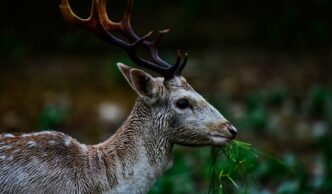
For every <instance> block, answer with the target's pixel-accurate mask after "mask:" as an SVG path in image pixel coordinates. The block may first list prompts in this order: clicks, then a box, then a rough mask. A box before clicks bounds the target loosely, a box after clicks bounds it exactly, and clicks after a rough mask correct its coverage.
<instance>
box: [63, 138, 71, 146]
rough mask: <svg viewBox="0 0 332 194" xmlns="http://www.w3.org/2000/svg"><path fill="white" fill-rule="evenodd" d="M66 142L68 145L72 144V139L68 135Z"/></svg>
mask: <svg viewBox="0 0 332 194" xmlns="http://www.w3.org/2000/svg"><path fill="white" fill-rule="evenodd" d="M64 143H65V145H66V146H69V145H70V144H71V139H70V138H69V137H66V138H65V142H64Z"/></svg>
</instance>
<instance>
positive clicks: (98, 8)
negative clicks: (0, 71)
mask: <svg viewBox="0 0 332 194" xmlns="http://www.w3.org/2000/svg"><path fill="white" fill-rule="evenodd" d="M133 3H134V0H128V5H127V8H126V10H125V12H124V15H123V17H122V20H121V21H120V22H113V21H111V20H110V19H109V18H108V15H107V11H106V0H92V7H91V13H90V16H89V17H88V18H87V19H82V18H80V17H78V16H77V15H76V14H75V13H74V12H73V11H72V9H71V7H70V5H69V2H68V0H62V2H61V5H60V9H61V12H62V15H63V17H64V19H65V20H66V21H67V22H68V23H72V24H75V25H78V26H80V27H83V28H86V29H88V30H89V31H91V32H92V33H94V34H96V35H97V36H98V37H100V38H101V39H103V40H104V41H106V42H108V43H110V44H113V45H115V46H118V47H120V48H122V49H123V50H124V51H125V52H126V53H127V54H128V56H129V58H130V59H131V60H132V61H133V62H135V63H136V64H137V65H139V66H142V67H144V68H147V69H150V70H152V71H155V72H157V73H159V74H160V75H162V76H163V77H164V78H165V79H171V78H173V77H174V76H175V75H180V74H181V71H182V70H183V68H184V67H185V65H186V62H187V53H186V54H185V55H184V58H182V56H181V53H180V51H178V52H177V59H176V62H175V64H174V65H170V64H168V63H167V62H165V61H164V60H162V59H161V58H160V57H159V52H158V49H157V46H158V45H159V43H160V40H161V38H162V37H163V36H164V35H165V34H166V33H167V32H169V29H167V30H162V31H159V34H158V36H157V37H156V39H155V40H154V41H147V38H149V37H150V36H151V35H152V31H150V32H149V33H147V34H146V35H144V36H142V37H140V36H138V35H137V34H136V33H135V32H134V31H133V29H132V27H131V24H130V18H131V12H132V6H133ZM112 32H119V33H121V34H122V35H123V36H124V37H126V38H127V39H128V40H129V41H131V42H127V41H124V40H121V39H119V38H117V37H115V36H114V35H113V34H112ZM139 46H142V47H144V48H145V49H147V50H148V51H149V53H150V55H151V59H152V61H148V60H146V59H143V58H141V57H139V56H137V48H138V47H139Z"/></svg>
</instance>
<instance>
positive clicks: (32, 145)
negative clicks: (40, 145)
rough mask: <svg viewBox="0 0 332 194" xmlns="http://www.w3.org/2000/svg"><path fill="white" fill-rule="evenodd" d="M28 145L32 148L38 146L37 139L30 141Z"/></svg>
mask: <svg viewBox="0 0 332 194" xmlns="http://www.w3.org/2000/svg"><path fill="white" fill-rule="evenodd" d="M27 145H28V146H29V148H31V147H35V146H37V143H36V142H35V141H28V142H27Z"/></svg>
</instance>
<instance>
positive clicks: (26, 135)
mask: <svg viewBox="0 0 332 194" xmlns="http://www.w3.org/2000/svg"><path fill="white" fill-rule="evenodd" d="M30 136H32V134H29V133H25V134H22V135H21V137H30Z"/></svg>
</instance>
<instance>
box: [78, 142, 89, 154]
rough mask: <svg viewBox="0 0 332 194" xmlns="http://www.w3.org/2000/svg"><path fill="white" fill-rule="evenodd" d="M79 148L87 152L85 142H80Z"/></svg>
mask: <svg viewBox="0 0 332 194" xmlns="http://www.w3.org/2000/svg"><path fill="white" fill-rule="evenodd" d="M80 148H81V152H83V153H87V152H88V148H87V147H86V145H85V144H80Z"/></svg>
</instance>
